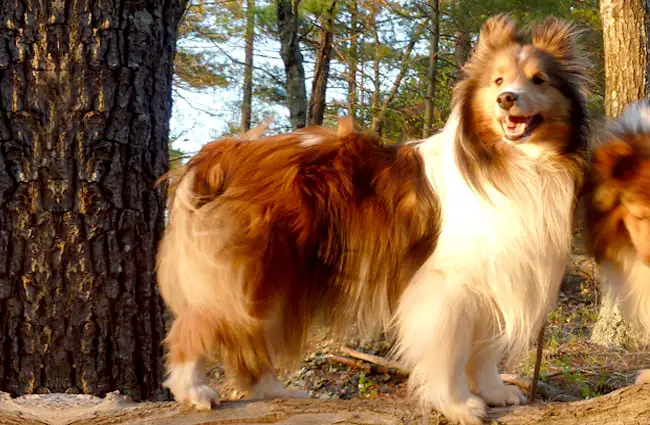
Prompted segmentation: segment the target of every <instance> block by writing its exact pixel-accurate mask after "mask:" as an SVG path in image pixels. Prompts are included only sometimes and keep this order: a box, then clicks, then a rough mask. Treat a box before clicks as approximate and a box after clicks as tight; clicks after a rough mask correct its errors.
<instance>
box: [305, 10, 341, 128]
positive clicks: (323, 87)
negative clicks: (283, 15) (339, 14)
mask: <svg viewBox="0 0 650 425" xmlns="http://www.w3.org/2000/svg"><path fill="white" fill-rule="evenodd" d="M335 9H336V0H332V1H331V3H330V6H329V8H327V9H326V10H324V11H323V12H322V13H321V19H320V29H319V30H318V50H317V51H316V65H315V69H314V79H313V83H312V88H311V96H310V98H309V124H316V125H320V124H322V123H323V117H324V115H325V106H326V94H327V82H328V80H329V75H330V61H331V58H332V38H333V37H334V35H333V34H332V26H333V22H334V10H335Z"/></svg>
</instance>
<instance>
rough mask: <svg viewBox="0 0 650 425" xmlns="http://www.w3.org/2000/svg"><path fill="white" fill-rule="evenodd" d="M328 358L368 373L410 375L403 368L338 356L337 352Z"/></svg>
mask: <svg viewBox="0 0 650 425" xmlns="http://www.w3.org/2000/svg"><path fill="white" fill-rule="evenodd" d="M326 358H327V359H328V360H329V361H331V362H334V363H340V364H343V365H346V366H349V367H352V368H355V369H360V370H362V371H364V372H366V373H376V374H388V375H394V376H399V377H406V376H408V372H405V371H404V370H402V369H395V368H393V367H386V366H383V365H379V364H373V363H368V362H365V361H363V360H357V359H351V358H349V357H344V356H337V355H336V354H328V355H327V356H326Z"/></svg>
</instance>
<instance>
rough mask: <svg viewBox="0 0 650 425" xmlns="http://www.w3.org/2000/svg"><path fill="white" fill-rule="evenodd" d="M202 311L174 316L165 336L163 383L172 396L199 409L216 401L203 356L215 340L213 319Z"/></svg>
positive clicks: (215, 393) (215, 394) (210, 348)
mask: <svg viewBox="0 0 650 425" xmlns="http://www.w3.org/2000/svg"><path fill="white" fill-rule="evenodd" d="M211 319H212V318H211V317H210V316H208V315H206V314H205V313H202V312H198V311H186V312H184V313H183V314H181V315H180V316H178V317H177V318H176V319H175V320H174V323H173V324H172V327H171V329H170V331H169V334H168V335H167V338H165V344H166V345H167V348H168V353H167V372H168V374H169V376H168V378H167V380H166V381H165V384H164V386H165V387H167V388H169V390H170V391H171V392H172V394H173V395H174V399H175V400H176V401H178V402H180V403H185V404H189V405H192V406H194V407H197V408H199V409H210V408H212V406H214V405H218V404H219V393H218V392H217V391H216V390H215V389H213V388H211V387H210V386H209V385H208V384H207V382H206V376H205V368H204V359H205V356H206V355H207V354H208V353H209V352H210V351H211V350H213V349H214V348H215V347H214V344H215V335H216V333H215V329H214V325H213V324H214V321H213V320H211Z"/></svg>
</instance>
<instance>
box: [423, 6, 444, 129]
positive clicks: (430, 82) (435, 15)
mask: <svg viewBox="0 0 650 425" xmlns="http://www.w3.org/2000/svg"><path fill="white" fill-rule="evenodd" d="M429 8H430V9H431V10H430V11H429V13H430V15H429V16H430V17H429V31H431V34H430V36H429V66H428V68H427V93H426V96H425V97H424V125H423V126H422V137H429V135H430V134H431V125H432V124H433V105H434V100H435V97H436V78H437V77H438V40H439V39H440V25H439V24H440V13H439V11H440V5H439V1H438V0H430V1H429Z"/></svg>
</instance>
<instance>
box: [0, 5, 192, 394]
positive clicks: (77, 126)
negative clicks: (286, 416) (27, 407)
mask: <svg viewBox="0 0 650 425" xmlns="http://www.w3.org/2000/svg"><path fill="white" fill-rule="evenodd" d="M184 7H185V2H184V1H180V0H156V1H154V0H143V1H137V2H133V1H127V0H109V1H104V2H98V3H93V5H92V7H91V6H89V5H88V4H86V3H84V2H66V1H61V0H57V1H53V2H28V1H24V0H16V1H12V2H3V3H2V4H0V22H2V24H1V25H0V39H2V43H0V99H2V100H1V101H0V144H1V145H2V150H0V209H1V210H0V259H1V261H0V358H1V359H2V361H1V362H0V389H1V390H3V391H7V392H9V393H12V394H28V393H44V392H72V393H89V394H98V395H101V394H105V393H106V392H108V391H113V390H120V391H121V392H122V393H124V394H128V395H131V396H132V397H133V398H135V399H151V398H160V397H164V396H165V394H166V392H165V391H163V389H162V387H161V382H162V378H163V363H162V354H163V353H162V349H161V340H162V338H163V336H164V330H165V329H164V321H163V309H164V307H163V304H162V301H161V299H160V297H159V294H158V289H157V286H156V283H155V280H154V264H155V253H156V247H157V243H158V239H159V237H160V235H161V233H162V230H163V225H164V210H165V208H164V198H165V193H164V190H163V189H162V188H154V182H155V181H156V179H157V178H158V177H160V176H161V174H163V173H164V172H165V171H166V170H167V168H168V165H169V158H168V133H169V129H168V125H169V124H168V122H169V118H170V112H171V83H172V62H173V59H174V49H175V48H174V46H175V40H176V34H177V24H178V22H179V20H180V19H181V16H182V13H183V10H184Z"/></svg>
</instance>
